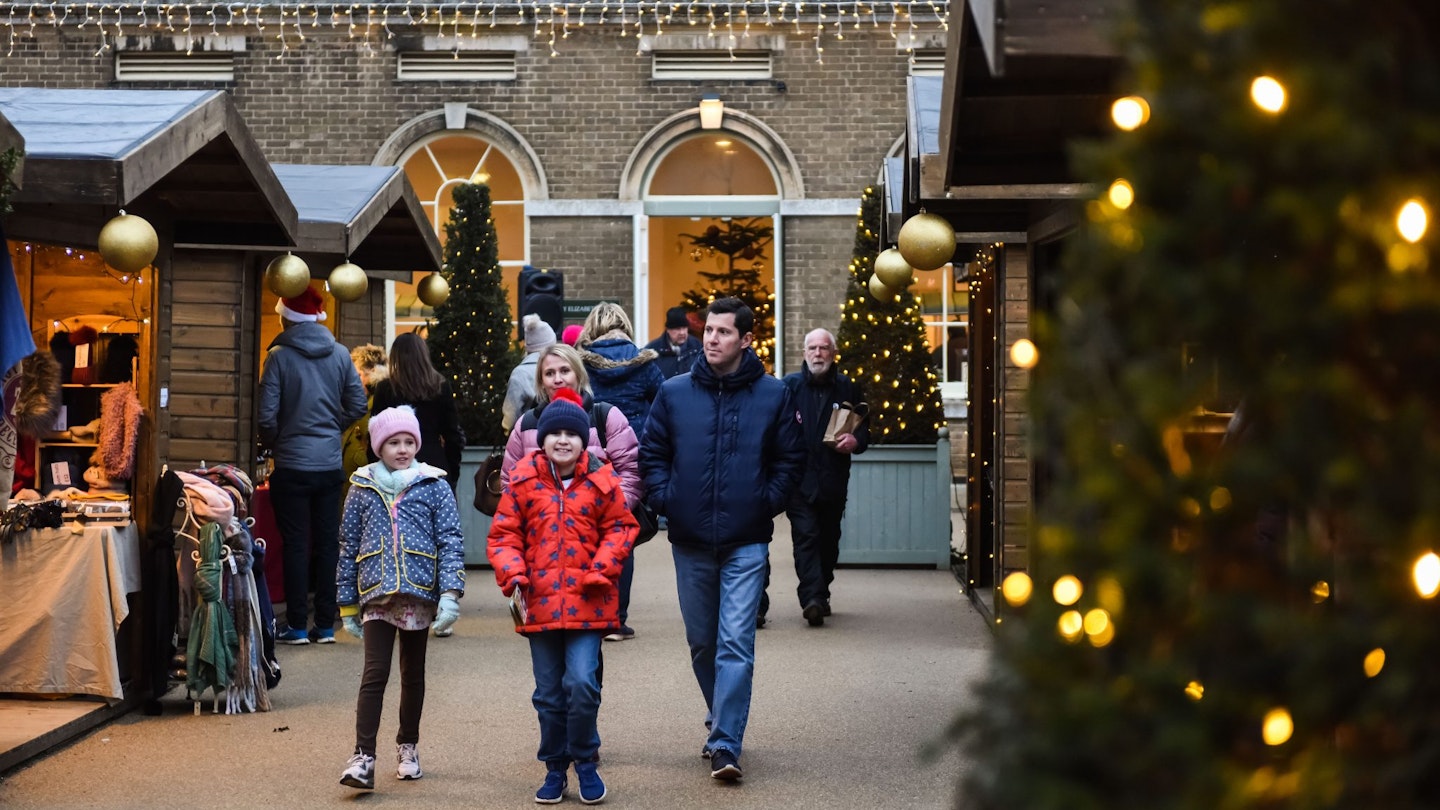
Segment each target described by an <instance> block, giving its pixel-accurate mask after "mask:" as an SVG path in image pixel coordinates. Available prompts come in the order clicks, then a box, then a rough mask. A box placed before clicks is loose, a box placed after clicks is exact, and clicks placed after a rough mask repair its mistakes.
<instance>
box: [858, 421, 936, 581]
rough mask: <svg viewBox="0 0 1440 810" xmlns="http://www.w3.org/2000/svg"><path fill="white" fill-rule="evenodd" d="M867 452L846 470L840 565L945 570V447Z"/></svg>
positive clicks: (880, 448) (903, 447)
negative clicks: (845, 495)
mask: <svg viewBox="0 0 1440 810" xmlns="http://www.w3.org/2000/svg"><path fill="white" fill-rule="evenodd" d="M943 434H944V431H942V436H941V438H940V440H939V441H938V442H937V443H935V444H926V445H879V446H872V447H871V448H870V449H869V450H866V451H865V452H864V453H862V454H861V455H858V456H856V457H855V458H854V460H853V461H852V463H851V465H850V490H849V495H848V497H847V503H846V507H845V519H844V520H843V521H842V522H841V527H840V529H841V535H840V563H841V564H842V565H933V566H935V567H937V568H947V567H949V565H950V441H949V439H948V437H946V436H945V435H943Z"/></svg>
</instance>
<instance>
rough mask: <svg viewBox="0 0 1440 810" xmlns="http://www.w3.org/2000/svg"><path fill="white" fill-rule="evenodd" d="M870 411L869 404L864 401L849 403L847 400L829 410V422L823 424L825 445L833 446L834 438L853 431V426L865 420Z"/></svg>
mask: <svg viewBox="0 0 1440 810" xmlns="http://www.w3.org/2000/svg"><path fill="white" fill-rule="evenodd" d="M869 413H870V406H868V405H866V404H865V403H863V402H862V403H860V404H859V405H851V404H850V403H848V402H841V403H839V404H837V405H835V406H834V407H833V408H832V409H831V410H830V424H828V425H826V426H825V438H824V442H825V446H826V447H834V446H835V440H836V439H839V438H840V437H841V436H844V435H845V434H846V433H854V432H855V428H858V427H860V423H861V422H864V421H865V417H866V416H867V415H868V414H869Z"/></svg>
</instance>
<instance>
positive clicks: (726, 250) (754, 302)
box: [680, 217, 775, 368]
mask: <svg viewBox="0 0 1440 810" xmlns="http://www.w3.org/2000/svg"><path fill="white" fill-rule="evenodd" d="M680 235H681V236H683V237H685V238H687V239H689V240H690V244H691V246H692V248H693V250H694V252H693V253H692V254H691V255H692V256H693V258H694V259H695V260H696V261H702V260H704V259H705V258H708V257H722V256H723V257H724V258H723V259H721V261H722V262H723V264H724V267H723V269H721V270H719V271H716V272H706V271H704V270H702V271H700V274H699V275H700V277H701V278H703V279H705V280H706V281H707V282H709V283H708V284H706V285H705V286H703V287H700V288H698V289H694V290H686V291H685V292H684V293H682V294H681V301H680V303H681V305H682V306H684V307H685V309H687V310H689V311H690V312H704V311H705V308H706V307H708V306H710V302H711V301H714V300H715V299H716V298H725V297H727V296H733V297H735V298H739V299H740V300H741V301H744V302H745V305H746V306H748V307H750V309H751V310H752V311H753V312H754V313H755V342H754V344H753V345H754V347H755V353H756V354H757V355H759V356H760V360H761V361H762V362H764V363H765V366H766V367H767V368H769V367H770V366H771V365H772V361H773V355H774V352H775V296H774V295H772V294H771V293H770V288H769V287H767V286H766V285H765V283H764V282H763V281H761V280H760V271H762V270H764V269H765V261H766V258H767V256H766V252H765V250H766V248H767V247H769V246H770V243H771V241H773V237H774V229H773V228H771V227H770V220H769V219H768V218H765V217H749V218H746V217H735V218H732V219H729V220H721V221H720V222H718V223H716V224H713V225H711V226H710V227H708V228H706V229H705V232H704V233H699V234H691V233H683V234H680Z"/></svg>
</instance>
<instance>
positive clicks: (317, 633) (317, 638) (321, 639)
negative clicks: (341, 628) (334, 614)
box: [310, 627, 335, 644]
mask: <svg viewBox="0 0 1440 810" xmlns="http://www.w3.org/2000/svg"><path fill="white" fill-rule="evenodd" d="M310 640H311V641H313V642H315V643H316V644H334V643H335V629H334V628H333V627H317V628H315V629H314V630H311V631H310Z"/></svg>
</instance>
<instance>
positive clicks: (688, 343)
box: [645, 307, 704, 380]
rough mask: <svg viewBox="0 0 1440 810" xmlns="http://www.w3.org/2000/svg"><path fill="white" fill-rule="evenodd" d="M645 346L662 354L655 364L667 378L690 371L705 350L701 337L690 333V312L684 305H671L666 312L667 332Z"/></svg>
mask: <svg viewBox="0 0 1440 810" xmlns="http://www.w3.org/2000/svg"><path fill="white" fill-rule="evenodd" d="M645 348H647V349H654V350H655V352H656V354H659V355H660V356H659V357H658V358H656V360H655V365H656V366H658V367H659V368H660V373H662V374H664V375H665V379H667V380H668V379H670V378H671V377H675V376H677V375H680V374H685V373H687V372H689V371H690V367H691V366H693V365H695V358H697V357H699V356H700V353H701V352H702V351H704V347H703V346H701V345H700V340H699V338H697V337H695V336H694V335H692V334H690V314H689V313H688V312H686V311H685V308H684V307H671V308H670V309H669V311H667V312H666V313H665V333H664V334H663V335H661V336H660V337H657V338H655V339H654V340H652V341H650V342H649V343H647V344H645Z"/></svg>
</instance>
